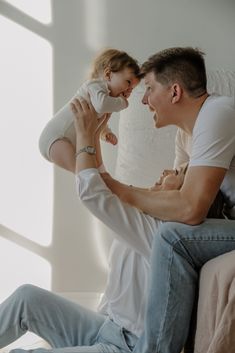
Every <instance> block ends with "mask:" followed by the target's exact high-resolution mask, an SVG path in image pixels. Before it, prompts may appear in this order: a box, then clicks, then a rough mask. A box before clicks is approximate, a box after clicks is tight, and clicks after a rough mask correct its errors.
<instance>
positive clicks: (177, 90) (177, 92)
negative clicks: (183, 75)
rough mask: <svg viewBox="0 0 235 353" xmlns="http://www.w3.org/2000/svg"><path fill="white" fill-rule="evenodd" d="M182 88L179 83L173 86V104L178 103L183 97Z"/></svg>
mask: <svg viewBox="0 0 235 353" xmlns="http://www.w3.org/2000/svg"><path fill="white" fill-rule="evenodd" d="M182 92H183V90H182V88H181V86H180V85H179V84H178V83H174V84H173V85H172V86H171V103H173V104H174V103H177V102H178V101H179V100H180V98H181V96H182Z"/></svg>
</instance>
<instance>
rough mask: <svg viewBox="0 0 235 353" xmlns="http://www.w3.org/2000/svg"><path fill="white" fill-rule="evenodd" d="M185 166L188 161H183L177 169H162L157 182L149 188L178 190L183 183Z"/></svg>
mask: <svg viewBox="0 0 235 353" xmlns="http://www.w3.org/2000/svg"><path fill="white" fill-rule="evenodd" d="M187 168H188V163H184V164H182V165H181V166H180V167H179V168H177V169H170V170H168V169H166V170H164V171H163V173H162V175H161V176H160V178H159V180H158V181H157V183H156V184H155V185H154V186H153V187H151V188H150V190H152V191H163V190H179V189H180V188H181V186H182V185H183V182H184V177H185V173H186V171H187Z"/></svg>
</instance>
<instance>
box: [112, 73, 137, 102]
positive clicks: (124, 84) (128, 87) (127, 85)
mask: <svg viewBox="0 0 235 353" xmlns="http://www.w3.org/2000/svg"><path fill="white" fill-rule="evenodd" d="M139 82H140V80H139V78H137V77H136V76H135V74H134V72H133V71H132V70H131V69H129V68H125V69H123V70H121V71H118V72H110V76H109V80H108V87H109V89H110V95H111V96H112V97H118V96H120V95H123V96H124V97H125V98H128V97H130V95H131V92H132V90H133V89H134V88H135V87H136V86H137V85H138V83H139Z"/></svg>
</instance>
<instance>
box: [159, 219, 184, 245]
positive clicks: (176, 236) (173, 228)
mask: <svg viewBox="0 0 235 353" xmlns="http://www.w3.org/2000/svg"><path fill="white" fill-rule="evenodd" d="M186 227H187V225H185V224H183V223H178V222H164V223H162V224H161V226H160V229H159V235H158V236H159V237H160V238H161V239H162V240H163V241H164V242H167V243H169V244H170V245H172V246H174V245H175V244H176V243H178V242H179V241H180V240H181V239H182V236H183V235H184V234H185V231H186Z"/></svg>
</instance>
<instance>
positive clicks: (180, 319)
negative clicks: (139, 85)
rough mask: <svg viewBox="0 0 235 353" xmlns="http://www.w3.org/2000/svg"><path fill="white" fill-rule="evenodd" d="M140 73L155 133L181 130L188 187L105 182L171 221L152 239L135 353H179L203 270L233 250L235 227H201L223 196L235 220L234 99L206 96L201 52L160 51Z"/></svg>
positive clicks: (179, 145) (179, 147)
mask: <svg viewBox="0 0 235 353" xmlns="http://www.w3.org/2000/svg"><path fill="white" fill-rule="evenodd" d="M142 72H143V76H144V79H145V84H146V92H145V95H144V97H143V103H144V104H147V105H148V106H149V108H150V110H151V111H153V112H154V120H155V125H156V127H157V128H161V127H163V126H167V125H170V124H173V125H176V126H177V127H178V128H179V129H178V132H177V136H176V163H175V164H176V165H178V163H181V162H182V161H188V162H189V167H188V170H187V173H186V176H185V180H184V183H183V186H182V188H181V189H180V190H174V191H168V192H164V193H161V192H159V193H157V194H156V193H154V192H152V193H146V192H145V191H144V190H132V189H130V188H128V187H127V186H125V185H122V184H120V183H118V182H116V181H114V180H112V179H111V178H110V177H108V176H106V177H105V182H106V184H107V185H108V186H109V187H110V189H111V190H112V191H113V192H114V193H116V194H117V195H118V196H119V197H120V198H121V199H122V200H123V201H125V202H127V203H129V204H131V205H133V206H135V207H137V208H139V209H141V210H143V211H144V212H146V213H148V214H151V215H152V216H154V217H158V218H160V219H163V220H165V221H171V222H167V223H165V224H163V225H162V226H161V228H160V231H159V232H158V234H156V237H155V238H154V243H153V249H152V272H151V280H150V292H149V298H148V308H147V316H146V324H145V332H144V334H143V336H142V337H141V339H140V340H139V341H138V343H137V345H136V346H135V349H134V352H138V353H150V352H151V353H179V352H180V351H181V349H182V348H183V346H184V344H185V341H186V338H187V334H188V328H189V323H190V318H191V313H192V308H193V303H194V299H195V292H196V288H197V282H198V272H199V270H200V268H201V266H202V265H203V264H204V263H205V262H207V261H208V260H210V259H211V258H213V257H215V256H218V255H220V254H223V253H226V252H228V251H231V250H234V249H235V222H234V221H229V220H210V221H209V220H206V221H205V222H204V223H202V222H203V221H204V220H205V217H206V214H207V212H208V209H209V207H210V205H211V204H212V202H213V200H214V198H215V196H216V194H217V192H218V190H219V189H221V190H222V192H223V194H224V196H225V199H226V203H227V210H226V212H227V214H228V217H229V218H231V219H235V212H234V210H235V134H234V131H235V108H234V103H233V100H232V99H231V98H228V97H218V96H216V95H211V96H209V94H208V93H207V90H206V70H205V64H204V59H203V53H202V52H200V51H199V50H197V49H193V48H171V49H166V50H163V51H161V52H159V53H157V54H155V55H153V56H152V57H150V58H149V59H148V60H147V61H146V62H145V63H144V64H143V66H142ZM172 221H175V222H172ZM182 223H185V224H182ZM201 223H202V224H201ZM192 225H194V226H193V227H192Z"/></svg>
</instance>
